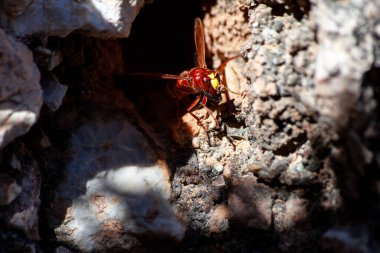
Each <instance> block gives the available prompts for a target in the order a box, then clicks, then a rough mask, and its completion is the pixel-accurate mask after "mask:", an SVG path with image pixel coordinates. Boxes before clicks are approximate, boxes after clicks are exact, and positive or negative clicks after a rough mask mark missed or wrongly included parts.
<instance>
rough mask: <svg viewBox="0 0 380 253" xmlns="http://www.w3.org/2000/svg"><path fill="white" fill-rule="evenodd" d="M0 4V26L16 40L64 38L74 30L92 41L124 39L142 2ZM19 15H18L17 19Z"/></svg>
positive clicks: (92, 0) (63, 0)
mask: <svg viewBox="0 0 380 253" xmlns="http://www.w3.org/2000/svg"><path fill="white" fill-rule="evenodd" d="M18 2H19V4H18V5H20V6H18V5H17V4H16V3H14V1H13V3H12V1H6V2H4V3H3V8H2V9H0V26H1V27H3V28H6V29H7V30H11V31H12V32H13V33H14V34H16V35H17V36H20V37H26V36H31V35H36V34H38V35H43V36H59V37H65V36H67V35H68V34H69V33H71V32H73V31H77V30H81V31H83V32H86V33H88V34H90V35H91V36H94V37H101V38H110V37H122V38H125V37H128V35H129V32H130V28H131V24H132V22H133V20H134V18H135V17H136V15H137V13H138V12H139V10H140V9H141V8H142V7H143V5H144V3H145V1H144V0H135V1H132V0H107V1H104V0H89V1H79V0H77V1H73V0H60V1H48V0H35V1H25V0H24V1H18ZM21 13H22V15H20V14H21Z"/></svg>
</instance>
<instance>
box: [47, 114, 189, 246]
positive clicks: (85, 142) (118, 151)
mask: <svg viewBox="0 0 380 253" xmlns="http://www.w3.org/2000/svg"><path fill="white" fill-rule="evenodd" d="M71 145H72V147H71V149H72V160H71V161H69V162H68V164H67V166H66V168H65V170H64V173H65V175H66V176H65V180H64V181H63V182H61V183H60V184H59V186H58V188H57V192H56V197H55V199H56V202H55V203H54V204H53V205H54V206H55V207H57V208H54V210H53V212H54V213H55V215H57V214H59V213H62V211H64V213H65V214H64V218H63V220H62V221H61V222H60V224H59V225H58V226H57V228H55V233H56V235H57V238H58V239H59V240H61V241H65V242H69V243H70V244H71V245H72V246H75V247H76V248H79V249H80V250H81V251H84V252H93V251H107V250H112V249H115V250H116V249H119V250H121V249H124V250H133V249H134V248H135V247H136V246H137V245H138V244H139V243H138V239H137V238H138V237H153V238H161V239H173V240H181V239H182V237H183V234H184V227H183V225H182V224H181V223H180V222H179V221H178V220H177V219H176V216H175V213H174V210H173V209H172V207H171V206H170V204H169V202H168V198H169V190H170V184H169V182H168V179H169V178H168V171H167V168H166V166H165V164H164V163H157V164H155V155H154V153H153V152H152V150H151V149H150V148H149V145H148V143H146V142H144V138H143V136H142V135H141V133H140V132H139V131H138V130H137V129H136V128H135V127H133V126H132V125H131V124H130V123H129V122H128V121H126V120H124V121H119V120H112V119H110V120H109V121H106V120H104V119H103V120H99V119H98V120H96V119H95V120H94V121H89V122H88V123H86V124H85V125H83V126H81V127H80V128H79V129H78V130H76V131H75V132H74V133H73V134H72V139H71ZM61 203H70V204H69V205H67V206H65V208H64V209H63V210H62V204H61ZM56 222H58V221H56ZM53 224H55V222H52V224H51V225H53ZM104 241H107V243H106V244H104Z"/></svg>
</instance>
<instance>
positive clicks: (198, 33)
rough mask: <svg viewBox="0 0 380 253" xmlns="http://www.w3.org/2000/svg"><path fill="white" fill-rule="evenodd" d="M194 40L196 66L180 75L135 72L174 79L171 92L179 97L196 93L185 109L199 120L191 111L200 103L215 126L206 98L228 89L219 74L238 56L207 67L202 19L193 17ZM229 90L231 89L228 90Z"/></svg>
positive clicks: (216, 98)
mask: <svg viewBox="0 0 380 253" xmlns="http://www.w3.org/2000/svg"><path fill="white" fill-rule="evenodd" d="M194 40H195V48H196V53H197V66H196V67H195V68H192V69H190V70H189V71H184V72H182V73H181V74H180V75H171V74H161V73H135V74H137V75H143V76H147V77H153V78H161V79H172V80H176V86H175V89H174V90H172V91H171V93H172V94H173V95H174V96H175V97H176V98H177V99H181V98H183V97H184V96H186V95H190V94H197V97H196V99H195V100H194V102H193V103H191V105H190V106H189V107H188V108H187V111H188V112H189V113H190V114H191V115H192V116H193V117H194V118H196V119H197V120H198V122H200V119H199V118H198V117H197V116H195V115H194V114H193V113H192V112H191V111H192V109H193V108H194V107H195V106H197V105H198V104H200V105H202V106H203V107H204V108H205V109H206V110H207V111H208V113H209V114H210V115H211V117H213V119H214V121H215V122H216V127H218V126H219V122H218V121H217V120H216V118H215V117H214V116H213V114H212V111H211V110H210V109H209V108H208V107H207V106H206V104H207V101H208V99H211V100H214V101H218V98H219V95H220V94H221V93H222V92H225V91H226V90H229V89H228V88H227V86H226V85H225V84H223V83H222V80H221V78H220V76H219V74H220V72H221V71H222V69H223V68H224V66H225V65H226V64H227V63H228V62H229V61H231V60H233V59H235V58H237V57H239V56H240V55H236V56H234V57H232V58H230V59H228V60H226V61H225V62H223V63H222V64H221V65H220V66H219V68H218V69H217V70H211V69H208V68H207V65H206V61H205V39H204V30H203V24H202V21H201V20H200V19H199V18H196V19H195V25H194ZM229 91H231V90H229ZM231 92H232V91H231Z"/></svg>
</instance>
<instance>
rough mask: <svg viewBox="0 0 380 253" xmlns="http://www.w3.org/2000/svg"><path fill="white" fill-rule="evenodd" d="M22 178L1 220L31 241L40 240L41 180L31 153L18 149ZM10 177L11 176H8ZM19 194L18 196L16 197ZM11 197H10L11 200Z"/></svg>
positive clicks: (1, 215)
mask: <svg viewBox="0 0 380 253" xmlns="http://www.w3.org/2000/svg"><path fill="white" fill-rule="evenodd" d="M18 150H19V152H20V153H19V154H17V155H18V156H19V159H20V161H21V162H20V163H21V171H20V172H19V173H20V174H21V175H22V177H21V179H20V185H19V186H15V187H13V188H14V189H13V194H12V196H13V197H17V198H15V199H13V201H12V202H10V203H9V204H8V205H6V206H5V207H4V208H3V209H2V212H1V213H0V219H1V220H2V222H4V223H5V224H6V226H7V227H8V228H11V229H16V230H19V231H21V232H23V233H24V234H25V235H26V237H27V238H29V239H31V240H39V239H40V237H39V232H38V220H39V215H38V213H39V207H40V202H41V201H40V186H41V178H40V174H39V168H38V165H37V163H36V162H35V161H34V160H33V158H32V157H31V155H30V153H29V151H25V149H24V148H22V147H18ZM8 177H9V176H8ZM16 194H17V196H16ZM9 198H10V196H8V200H9Z"/></svg>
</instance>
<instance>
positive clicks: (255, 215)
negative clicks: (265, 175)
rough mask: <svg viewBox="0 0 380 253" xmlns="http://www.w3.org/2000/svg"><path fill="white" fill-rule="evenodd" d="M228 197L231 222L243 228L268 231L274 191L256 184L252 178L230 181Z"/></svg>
mask: <svg viewBox="0 0 380 253" xmlns="http://www.w3.org/2000/svg"><path fill="white" fill-rule="evenodd" d="M231 187H232V188H231V191H230V194H229V196H228V210H229V212H230V220H231V222H234V223H237V224H238V225H239V226H240V227H243V228H254V229H261V230H269V229H270V228H271V225H272V206H273V197H274V191H273V190H272V189H271V188H270V187H268V186H266V185H264V184H260V183H257V182H256V179H255V178H254V177H241V178H238V179H235V180H233V181H232V186H231Z"/></svg>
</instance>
